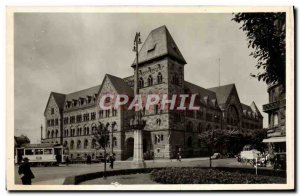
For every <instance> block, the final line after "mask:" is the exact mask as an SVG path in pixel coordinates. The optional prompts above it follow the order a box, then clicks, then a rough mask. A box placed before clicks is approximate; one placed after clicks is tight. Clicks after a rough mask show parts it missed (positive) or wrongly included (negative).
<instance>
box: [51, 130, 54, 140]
mask: <svg viewBox="0 0 300 196" xmlns="http://www.w3.org/2000/svg"><path fill="white" fill-rule="evenodd" d="M51 138H54V130H52V132H51Z"/></svg>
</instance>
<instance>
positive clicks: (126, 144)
mask: <svg viewBox="0 0 300 196" xmlns="http://www.w3.org/2000/svg"><path fill="white" fill-rule="evenodd" d="M135 62H136V60H134V61H133V63H132V65H131V67H132V69H133V71H134V68H135V66H134V65H135ZM186 64H187V63H186V61H185V59H184V57H183V55H182V54H181V52H180V50H179V48H178V46H177V45H176V43H175V41H174V40H173V38H172V36H171V34H170V33H169V31H168V29H167V28H166V26H162V27H159V28H157V29H154V30H152V31H151V33H150V34H149V35H148V37H147V39H146V40H145V42H144V43H143V46H142V47H141V49H140V51H139V76H140V77H139V78H138V81H135V80H134V77H133V76H129V77H117V76H112V75H109V74H106V75H105V77H104V79H103V81H102V82H101V84H99V85H97V86H95V87H91V88H88V89H84V90H81V91H77V92H73V93H69V94H64V93H55V92H51V93H50V96H49V100H48V103H47V105H46V108H45V112H44V116H45V124H46V126H45V130H44V131H45V132H44V139H43V142H47V143H61V144H64V145H65V146H66V147H67V148H68V149H69V155H70V157H71V159H76V158H77V159H81V158H85V157H86V156H87V155H88V154H89V155H91V156H92V158H94V157H95V156H98V155H99V154H103V149H98V148H96V141H95V139H94V138H93V134H92V132H93V130H94V129H95V128H96V127H97V126H98V125H99V123H103V124H107V123H108V124H109V131H110V134H109V142H108V145H107V149H108V152H109V153H111V152H113V153H115V154H116V157H117V159H119V160H130V159H131V158H132V156H133V148H134V147H133V146H134V137H133V130H131V129H130V126H129V122H130V119H132V118H133V116H134V112H132V111H128V110H126V109H125V110H124V109H118V110H115V109H110V110H99V109H98V107H97V100H99V99H100V98H101V97H102V96H103V95H105V94H107V93H115V94H126V95H133V94H134V92H133V87H134V85H138V86H139V91H140V94H168V95H173V94H197V97H196V99H197V101H198V103H199V104H200V110H199V111H188V110H187V111H183V112H182V111H165V110H161V109H160V108H159V105H157V106H155V107H154V108H153V109H152V110H148V111H146V110H145V111H143V114H142V118H143V119H144V120H145V121H146V126H145V128H144V131H143V151H144V158H145V159H147V158H149V157H153V156H154V158H155V159H164V158H172V157H174V156H175V155H176V152H178V151H181V152H182V155H183V156H184V157H195V156H204V155H207V148H206V146H205V145H204V144H203V142H201V140H200V139H199V138H198V135H199V133H201V132H202V131H204V130H210V129H227V130H232V129H242V130H244V131H251V130H253V129H261V128H262V121H263V117H262V115H261V113H260V112H259V110H258V108H257V106H256V105H255V103H254V102H252V103H251V104H250V105H247V104H244V103H242V102H241V101H240V99H239V96H238V92H237V89H236V87H235V85H234V84H228V85H224V86H218V87H214V88H203V87H201V86H199V85H197V84H193V83H190V82H188V81H186V79H185V74H184V70H185V68H186Z"/></svg>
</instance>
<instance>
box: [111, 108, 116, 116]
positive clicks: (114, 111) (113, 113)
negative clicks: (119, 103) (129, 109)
mask: <svg viewBox="0 0 300 196" xmlns="http://www.w3.org/2000/svg"><path fill="white" fill-rule="evenodd" d="M112 115H113V116H117V110H116V109H114V108H113V109H112Z"/></svg>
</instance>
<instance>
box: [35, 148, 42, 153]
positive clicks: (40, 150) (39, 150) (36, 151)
mask: <svg viewBox="0 0 300 196" xmlns="http://www.w3.org/2000/svg"><path fill="white" fill-rule="evenodd" d="M34 154H43V149H35V150H34Z"/></svg>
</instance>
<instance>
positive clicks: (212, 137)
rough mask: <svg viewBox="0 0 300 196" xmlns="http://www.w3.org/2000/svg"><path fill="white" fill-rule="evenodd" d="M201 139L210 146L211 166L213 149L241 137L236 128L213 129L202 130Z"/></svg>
mask: <svg viewBox="0 0 300 196" xmlns="http://www.w3.org/2000/svg"><path fill="white" fill-rule="evenodd" d="M199 139H200V140H201V141H203V142H204V143H205V144H206V145H207V146H208V148H209V152H210V155H209V167H211V155H212V153H213V150H214V149H216V148H219V147H224V145H225V144H226V143H228V142H232V141H233V140H238V139H239V137H237V131H235V130H234V131H232V130H223V129H212V130H206V131H203V132H201V133H200V134H199Z"/></svg>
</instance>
